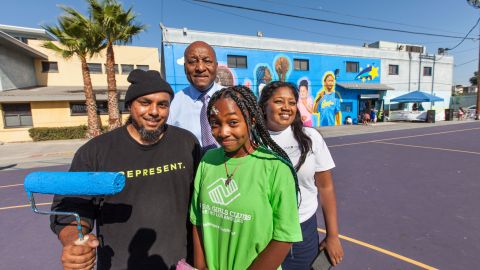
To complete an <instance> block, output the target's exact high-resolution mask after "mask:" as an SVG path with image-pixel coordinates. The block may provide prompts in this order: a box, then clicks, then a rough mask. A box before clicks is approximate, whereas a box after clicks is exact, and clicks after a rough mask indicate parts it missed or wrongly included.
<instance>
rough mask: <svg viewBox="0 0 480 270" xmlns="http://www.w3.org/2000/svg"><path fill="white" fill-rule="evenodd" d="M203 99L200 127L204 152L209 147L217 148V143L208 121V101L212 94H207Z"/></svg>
mask: <svg viewBox="0 0 480 270" xmlns="http://www.w3.org/2000/svg"><path fill="white" fill-rule="evenodd" d="M201 100H202V103H203V105H202V109H201V110H200V128H201V135H202V149H203V152H206V151H207V150H208V149H212V148H216V147H217V144H216V142H215V139H214V138H213V136H212V129H211V127H210V123H209V122H208V117H207V107H208V101H209V100H210V96H209V95H208V94H205V95H203V96H202V98H201Z"/></svg>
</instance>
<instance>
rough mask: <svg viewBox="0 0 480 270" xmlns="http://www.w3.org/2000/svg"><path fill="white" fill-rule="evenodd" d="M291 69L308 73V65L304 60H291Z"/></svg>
mask: <svg viewBox="0 0 480 270" xmlns="http://www.w3.org/2000/svg"><path fill="white" fill-rule="evenodd" d="M293 68H294V69H295V70H303V71H308V68H309V64H308V60H306V59H293Z"/></svg>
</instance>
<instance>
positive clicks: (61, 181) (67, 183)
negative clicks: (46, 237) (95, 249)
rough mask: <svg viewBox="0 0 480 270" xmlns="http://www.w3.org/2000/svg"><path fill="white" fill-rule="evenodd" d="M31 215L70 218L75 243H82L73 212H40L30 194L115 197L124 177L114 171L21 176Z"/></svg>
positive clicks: (81, 234) (41, 173)
mask: <svg viewBox="0 0 480 270" xmlns="http://www.w3.org/2000/svg"><path fill="white" fill-rule="evenodd" d="M23 186H24V188H25V192H27V195H28V199H29V201H30V205H31V207H32V210H33V212H35V213H37V214H42V215H69V216H74V217H75V220H76V223H77V229H78V238H79V239H78V240H77V241H76V242H75V243H76V244H82V243H85V242H86V240H87V239H88V236H85V237H84V235H83V233H82V225H81V223H80V216H79V215H78V214H77V213H74V212H60V211H42V210H39V209H37V206H36V204H35V198H34V196H33V194H34V193H40V194H50V195H64V196H104V195H115V194H117V193H119V192H120V191H122V189H123V188H124V187H125V176H124V175H123V174H122V173H115V172H33V173H30V174H28V175H27V176H26V177H25V181H24V184H23Z"/></svg>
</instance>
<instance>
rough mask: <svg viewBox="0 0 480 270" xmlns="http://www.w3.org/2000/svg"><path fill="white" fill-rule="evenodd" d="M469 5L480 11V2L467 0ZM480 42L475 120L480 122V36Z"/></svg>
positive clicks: (479, 43)
mask: <svg viewBox="0 0 480 270" xmlns="http://www.w3.org/2000/svg"><path fill="white" fill-rule="evenodd" d="M467 3H468V4H469V5H471V6H472V7H474V8H476V9H480V0H467ZM478 37H479V42H478V57H479V58H478V67H477V109H476V110H475V119H476V120H480V35H479V36H478Z"/></svg>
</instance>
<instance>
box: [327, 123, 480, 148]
mask: <svg viewBox="0 0 480 270" xmlns="http://www.w3.org/2000/svg"><path fill="white" fill-rule="evenodd" d="M478 129H480V127H479V128H465V129H458V130H451V131H441V132H434V133H427V134H419V135H411V136H402V137H393V138H388V139H381V140H371V141H363V142H355V143H344V144H334V145H329V146H328V148H332V147H342V146H350V145H357V144H366V143H376V142H384V141H392V140H399V139H408V138H417V137H424V136H433V135H441V134H448V133H455V132H461V131H470V130H478Z"/></svg>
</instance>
